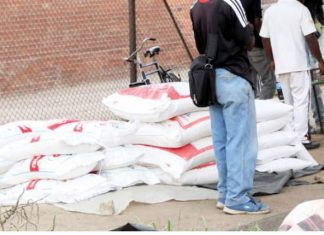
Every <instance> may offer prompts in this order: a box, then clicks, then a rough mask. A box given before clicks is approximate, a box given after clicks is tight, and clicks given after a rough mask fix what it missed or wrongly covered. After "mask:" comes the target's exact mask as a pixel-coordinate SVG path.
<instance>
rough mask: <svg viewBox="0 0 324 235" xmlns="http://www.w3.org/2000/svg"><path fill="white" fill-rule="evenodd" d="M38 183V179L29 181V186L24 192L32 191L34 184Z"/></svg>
mask: <svg viewBox="0 0 324 235" xmlns="http://www.w3.org/2000/svg"><path fill="white" fill-rule="evenodd" d="M39 181H40V179H35V180H31V181H29V184H28V185H27V187H26V190H27V191H28V190H33V189H35V187H36V184H37V183H38V182H39Z"/></svg>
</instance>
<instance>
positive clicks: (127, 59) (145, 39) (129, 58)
mask: <svg viewBox="0 0 324 235" xmlns="http://www.w3.org/2000/svg"><path fill="white" fill-rule="evenodd" d="M147 41H156V38H144V40H143V41H142V43H141V46H140V47H139V48H138V49H136V50H135V51H134V52H133V53H132V54H130V56H128V57H127V58H124V61H126V62H133V59H131V58H132V57H134V55H136V54H137V53H138V52H139V51H140V50H142V49H143V47H144V44H145V43H146V42H147Z"/></svg>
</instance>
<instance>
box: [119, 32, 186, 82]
mask: <svg viewBox="0 0 324 235" xmlns="http://www.w3.org/2000/svg"><path fill="white" fill-rule="evenodd" d="M147 41H156V39H155V38H145V39H144V40H143V41H142V43H141V45H140V47H139V48H138V49H136V50H135V51H134V52H133V53H131V55H130V56H129V57H127V58H124V61H125V62H129V63H134V64H135V65H136V66H137V67H138V68H139V69H140V72H141V75H142V76H141V77H142V80H141V81H139V82H137V81H136V82H133V83H130V84H129V87H135V86H141V85H149V84H151V81H150V79H149V78H148V76H151V75H153V74H156V73H157V74H158V76H159V78H160V82H161V83H167V82H180V81H181V77H180V75H178V76H177V75H175V74H174V73H172V72H170V71H171V70H172V69H167V70H165V69H164V68H163V67H162V66H161V65H160V64H159V63H158V61H157V59H156V56H157V55H159V53H160V51H161V48H160V46H153V47H150V48H149V49H147V50H146V51H145V52H144V57H145V58H146V57H148V56H149V58H150V59H151V63H148V64H144V63H143V62H142V60H141V58H140V56H139V52H140V51H141V50H142V49H143V48H144V44H145V43H146V42H147ZM152 66H153V67H154V70H152V71H149V72H145V69H146V68H148V67H152Z"/></svg>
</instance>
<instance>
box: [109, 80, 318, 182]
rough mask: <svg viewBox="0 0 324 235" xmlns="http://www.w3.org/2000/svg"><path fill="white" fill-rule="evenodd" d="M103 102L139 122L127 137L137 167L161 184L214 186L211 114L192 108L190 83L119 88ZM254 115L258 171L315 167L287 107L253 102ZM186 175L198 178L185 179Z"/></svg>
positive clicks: (264, 102)
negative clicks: (136, 151) (145, 169)
mask: <svg viewBox="0 0 324 235" xmlns="http://www.w3.org/2000/svg"><path fill="white" fill-rule="evenodd" d="M103 103H104V104H105V105H107V106H108V107H109V109H110V110H111V111H112V112H113V113H114V114H115V115H117V116H118V117H120V118H122V119H125V120H129V121H130V122H131V123H136V124H137V126H138V130H137V131H136V133H135V135H131V136H129V137H127V139H125V143H127V144H136V147H138V149H140V150H142V151H143V152H144V156H143V157H142V158H140V160H139V162H138V164H140V165H143V166H146V167H158V168H157V169H154V172H155V173H156V174H158V175H159V178H160V180H161V181H162V182H164V183H167V184H179V185H184V184H205V183H215V182H217V179H218V174H217V169H216V165H215V158H214V152H213V145H212V139H211V130H210V118H209V111H208V110H207V109H201V108H197V107H195V106H194V105H193V103H192V101H191V100H190V95H189V85H188V83H184V82H182V83H167V84H155V85H150V86H143V87H137V88H128V89H123V90H121V91H118V92H116V93H114V94H113V95H111V96H109V97H107V98H106V99H104V100H103ZM256 116H257V134H258V142H259V152H258V157H257V167H256V170H258V171H262V172H273V171H277V172H280V171H285V170H299V169H303V168H306V167H308V166H314V165H317V162H316V161H315V160H314V159H313V157H312V156H311V155H310V154H309V153H308V152H307V150H306V149H305V148H304V147H303V145H302V144H301V142H300V140H298V138H297V135H296V133H294V132H292V131H289V130H290V129H289V125H290V123H291V121H292V107H291V106H289V105H285V104H282V103H281V102H279V101H276V100H256ZM189 172H190V173H192V174H193V175H195V176H196V177H188V173H189ZM192 174H190V175H192ZM184 178H185V179H184ZM188 178H190V179H191V181H188Z"/></svg>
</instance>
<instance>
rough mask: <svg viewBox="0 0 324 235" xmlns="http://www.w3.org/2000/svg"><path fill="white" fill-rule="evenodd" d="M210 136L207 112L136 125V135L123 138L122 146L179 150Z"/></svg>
mask: <svg viewBox="0 0 324 235" xmlns="http://www.w3.org/2000/svg"><path fill="white" fill-rule="evenodd" d="M210 135H211V127H210V118H209V112H208V111H201V112H191V113H187V114H183V115H180V116H177V117H174V118H171V119H169V120H167V121H163V122H158V123H138V130H137V131H136V133H134V134H132V135H128V136H124V138H123V144H144V145H151V146H157V147H165V148H179V147H182V146H184V145H186V144H189V143H191V142H193V141H196V140H199V139H201V138H204V137H207V136H210Z"/></svg>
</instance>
